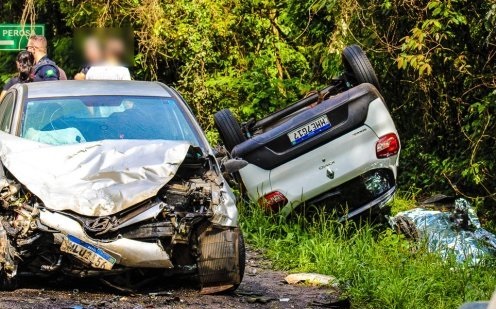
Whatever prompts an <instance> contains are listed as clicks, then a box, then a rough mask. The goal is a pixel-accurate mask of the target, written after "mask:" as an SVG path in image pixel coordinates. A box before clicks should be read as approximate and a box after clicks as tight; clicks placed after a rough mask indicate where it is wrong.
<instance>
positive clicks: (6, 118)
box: [0, 92, 15, 133]
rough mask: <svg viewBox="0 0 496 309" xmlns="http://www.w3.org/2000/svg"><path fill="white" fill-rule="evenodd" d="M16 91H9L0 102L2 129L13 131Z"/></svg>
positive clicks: (0, 127) (0, 125)
mask: <svg viewBox="0 0 496 309" xmlns="http://www.w3.org/2000/svg"><path fill="white" fill-rule="evenodd" d="M14 106H15V93H14V92H8V93H7V94H6V95H5V97H4V98H3V100H2V102H1V104H0V130H2V131H4V132H7V133H11V131H12V129H13V126H12V118H13V115H14Z"/></svg>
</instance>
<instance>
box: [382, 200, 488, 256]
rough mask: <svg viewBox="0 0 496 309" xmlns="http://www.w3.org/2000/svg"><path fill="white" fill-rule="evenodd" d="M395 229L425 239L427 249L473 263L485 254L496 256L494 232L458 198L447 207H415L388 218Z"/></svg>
mask: <svg viewBox="0 0 496 309" xmlns="http://www.w3.org/2000/svg"><path fill="white" fill-rule="evenodd" d="M389 223H390V225H391V226H392V227H393V228H395V229H396V230H397V231H399V232H401V233H404V234H406V235H407V236H411V237H414V238H416V239H417V240H419V241H426V242H427V248H428V250H429V251H430V252H435V253H438V254H439V255H440V256H441V257H443V258H447V257H448V256H449V255H451V254H453V255H454V256H455V258H456V261H457V262H459V263H463V262H465V261H468V262H469V264H472V265H475V264H478V263H480V261H481V260H482V259H483V258H484V257H487V256H491V255H492V256H496V236H495V235H494V234H492V233H490V232H488V231H487V230H485V229H483V228H482V226H481V224H480V222H479V219H478V218H477V215H476V213H475V210H474V209H473V208H472V207H471V206H470V204H469V203H468V201H467V200H465V199H462V198H459V199H456V200H454V202H453V204H452V205H451V207H450V208H449V211H447V210H443V211H441V210H430V209H425V208H414V209H411V210H407V211H403V212H400V213H398V214H397V215H396V216H394V217H392V218H390V219H389Z"/></svg>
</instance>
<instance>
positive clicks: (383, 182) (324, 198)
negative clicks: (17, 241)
mask: <svg viewBox="0 0 496 309" xmlns="http://www.w3.org/2000/svg"><path fill="white" fill-rule="evenodd" d="M395 191H396V180H395V177H394V173H393V171H392V170H390V169H386V168H381V169H375V170H371V171H368V172H366V173H364V174H362V175H360V176H358V177H355V178H353V179H351V180H349V181H347V182H345V183H343V184H341V185H340V186H338V187H336V188H333V189H331V190H329V191H326V192H324V193H322V194H319V195H318V196H315V197H313V198H311V199H308V200H306V201H304V202H303V203H298V204H296V203H292V204H289V205H287V206H286V207H284V208H283V209H282V210H281V211H282V212H283V213H289V212H290V211H292V210H293V209H295V208H297V207H302V205H307V206H311V205H317V206H322V207H325V208H326V209H327V210H330V211H335V212H336V213H337V214H338V215H339V216H340V219H339V220H340V221H343V220H346V219H349V218H352V217H355V216H357V215H360V214H362V213H364V212H366V211H368V210H370V209H372V208H375V207H377V208H383V207H384V206H385V205H386V204H387V203H388V202H389V201H390V200H391V199H392V198H393V196H394V193H395Z"/></svg>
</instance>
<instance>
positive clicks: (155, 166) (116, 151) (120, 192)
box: [0, 132, 190, 216]
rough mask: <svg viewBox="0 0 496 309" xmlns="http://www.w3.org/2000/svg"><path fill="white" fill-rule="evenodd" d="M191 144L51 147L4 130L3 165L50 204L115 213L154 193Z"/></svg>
mask: <svg viewBox="0 0 496 309" xmlns="http://www.w3.org/2000/svg"><path fill="white" fill-rule="evenodd" d="M189 147H190V144H189V143H186V142H182V141H161V140H152V141H146V140H104V141H98V142H90V143H82V144H73V145H63V146H52V145H47V144H41V143H38V142H33V141H30V140H26V139H23V138H19V137H16V136H12V135H9V134H7V133H3V132H0V158H1V161H2V164H3V165H4V166H5V167H6V168H7V169H8V170H9V171H10V172H11V173H12V174H13V175H14V176H15V177H16V178H17V180H19V182H21V183H22V184H23V185H25V186H26V187H27V188H28V189H29V190H30V191H31V192H32V193H33V194H35V195H36V196H38V197H39V198H40V199H41V200H42V201H43V203H44V205H45V206H46V207H47V208H50V209H52V210H58V211H62V210H71V211H74V212H76V213H78V214H81V215H84V216H107V215H111V214H114V213H117V212H119V211H122V210H124V209H126V208H128V207H130V206H133V205H136V204H137V203H139V202H142V201H144V200H146V199H148V198H151V197H153V196H155V195H156V194H157V192H158V191H159V190H160V188H162V187H163V186H164V185H165V184H166V183H167V182H169V181H170V180H171V179H172V177H173V176H174V175H175V173H176V172H177V169H178V168H179V165H180V164H181V163H182V162H183V160H184V158H185V157H186V154H187V152H188V149H189ZM0 170H1V172H0V173H1V174H0V176H4V175H3V169H0Z"/></svg>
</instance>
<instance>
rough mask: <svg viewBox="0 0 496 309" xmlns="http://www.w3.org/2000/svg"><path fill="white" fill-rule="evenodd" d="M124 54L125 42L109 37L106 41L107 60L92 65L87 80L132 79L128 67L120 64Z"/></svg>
mask: <svg viewBox="0 0 496 309" xmlns="http://www.w3.org/2000/svg"><path fill="white" fill-rule="evenodd" d="M123 54H124V44H123V43H122V41H121V40H119V39H116V38H109V39H107V41H106V42H105V48H104V55H105V61H104V62H103V63H101V64H99V65H92V66H91V68H90V69H89V70H88V72H87V73H86V76H85V79H87V80H131V74H130V73H129V70H128V68H126V67H124V66H122V65H121V64H120V59H121V58H122V56H123Z"/></svg>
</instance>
